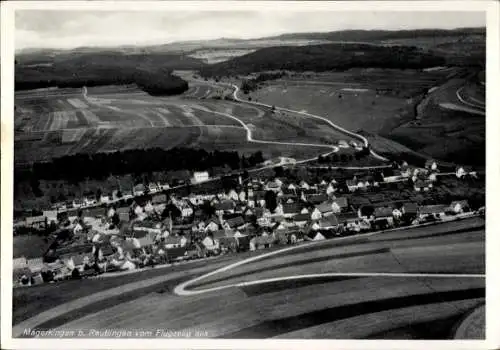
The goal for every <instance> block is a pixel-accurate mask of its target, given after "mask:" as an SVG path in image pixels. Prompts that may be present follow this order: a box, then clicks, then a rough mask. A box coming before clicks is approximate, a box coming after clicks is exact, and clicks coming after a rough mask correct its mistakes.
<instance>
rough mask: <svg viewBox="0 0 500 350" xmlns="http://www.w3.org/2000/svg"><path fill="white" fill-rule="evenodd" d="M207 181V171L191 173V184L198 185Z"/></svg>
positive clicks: (208, 177)
mask: <svg viewBox="0 0 500 350" xmlns="http://www.w3.org/2000/svg"><path fill="white" fill-rule="evenodd" d="M209 179H210V176H209V175H208V171H195V172H194V173H193V178H192V179H191V182H193V183H200V182H205V181H208V180H209Z"/></svg>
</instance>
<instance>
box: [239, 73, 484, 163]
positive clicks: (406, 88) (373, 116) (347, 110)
mask: <svg viewBox="0 0 500 350" xmlns="http://www.w3.org/2000/svg"><path fill="white" fill-rule="evenodd" d="M476 73H477V70H476V69H470V70H469V69H462V68H446V67H437V68H436V69H429V70H425V71H421V72H419V71H415V70H405V71H398V70H381V69H365V70H360V69H357V70H353V69H351V70H349V71H348V72H342V73H331V72H330V73H312V72H305V73H300V74H299V73H293V74H290V75H289V77H288V78H286V79H279V80H275V81H268V82H264V83H261V84H260V88H258V89H257V90H256V91H253V92H250V93H249V95H248V96H249V97H250V98H251V99H252V100H257V101H259V102H263V103H267V104H273V105H276V106H279V107H285V108H290V109H295V110H302V111H305V112H308V113H313V114H317V115H320V116H323V117H325V118H328V119H329V120H331V121H332V122H334V123H335V124H338V125H339V126H341V127H344V128H346V129H348V130H352V131H356V132H361V133H362V134H364V135H366V136H367V137H368V138H369V139H370V142H371V144H372V147H373V149H374V150H376V151H377V152H380V153H381V154H384V155H386V156H389V157H391V156H396V157H399V156H401V155H408V156H409V157H411V159H416V158H420V159H426V158H430V157H433V158H436V159H439V160H440V161H443V162H444V163H447V164H450V163H461V162H467V163H469V164H471V165H481V164H484V157H483V156H480V157H476V158H473V157H472V156H469V155H472V154H473V153H475V152H479V153H481V154H484V135H485V134H484V132H485V121H484V116H485V89H484V86H483V85H481V82H480V81H479V79H477V78H475V77H474V75H475V74H476ZM464 152H466V153H465V154H466V157H464V156H463V155H464Z"/></svg>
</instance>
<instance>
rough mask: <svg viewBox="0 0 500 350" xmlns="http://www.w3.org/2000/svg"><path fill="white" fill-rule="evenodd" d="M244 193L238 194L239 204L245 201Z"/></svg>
mask: <svg viewBox="0 0 500 350" xmlns="http://www.w3.org/2000/svg"><path fill="white" fill-rule="evenodd" d="M246 196H247V195H246V193H245V191H240V193H239V194H238V199H239V200H240V202H244V201H245V200H246Z"/></svg>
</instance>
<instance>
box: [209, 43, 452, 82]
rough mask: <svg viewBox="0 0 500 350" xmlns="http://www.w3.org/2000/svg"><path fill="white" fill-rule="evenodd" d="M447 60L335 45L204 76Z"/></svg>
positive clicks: (405, 50)
mask: <svg viewBox="0 0 500 350" xmlns="http://www.w3.org/2000/svg"><path fill="white" fill-rule="evenodd" d="M445 63H446V62H445V60H444V58H442V57H439V56H437V55H433V54H431V53H427V52H424V51H423V50H420V49H418V48H415V47H407V46H374V45H368V44H358V43H349V44H345V43H336V44H324V45H310V46H299V47H292V46H285V47H269V48H264V49H260V50H258V51H256V52H253V53H250V54H247V55H244V56H240V57H236V58H233V59H231V60H229V61H226V62H221V63H217V64H214V65H209V66H205V67H203V68H201V70H200V73H201V74H202V75H203V76H207V77H208V76H226V75H234V74H249V73H252V72H259V71H266V70H293V71H315V72H322V71H328V70H347V69H350V68H369V67H377V68H394V69H406V68H413V69H422V68H428V67H434V66H440V65H444V64H445Z"/></svg>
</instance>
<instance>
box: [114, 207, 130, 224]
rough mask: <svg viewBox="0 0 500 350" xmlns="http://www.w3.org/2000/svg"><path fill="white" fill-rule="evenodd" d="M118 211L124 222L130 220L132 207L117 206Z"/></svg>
mask: <svg viewBox="0 0 500 350" xmlns="http://www.w3.org/2000/svg"><path fill="white" fill-rule="evenodd" d="M116 213H117V214H118V217H119V218H120V221H122V222H128V221H130V208H128V207H120V208H116Z"/></svg>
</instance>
